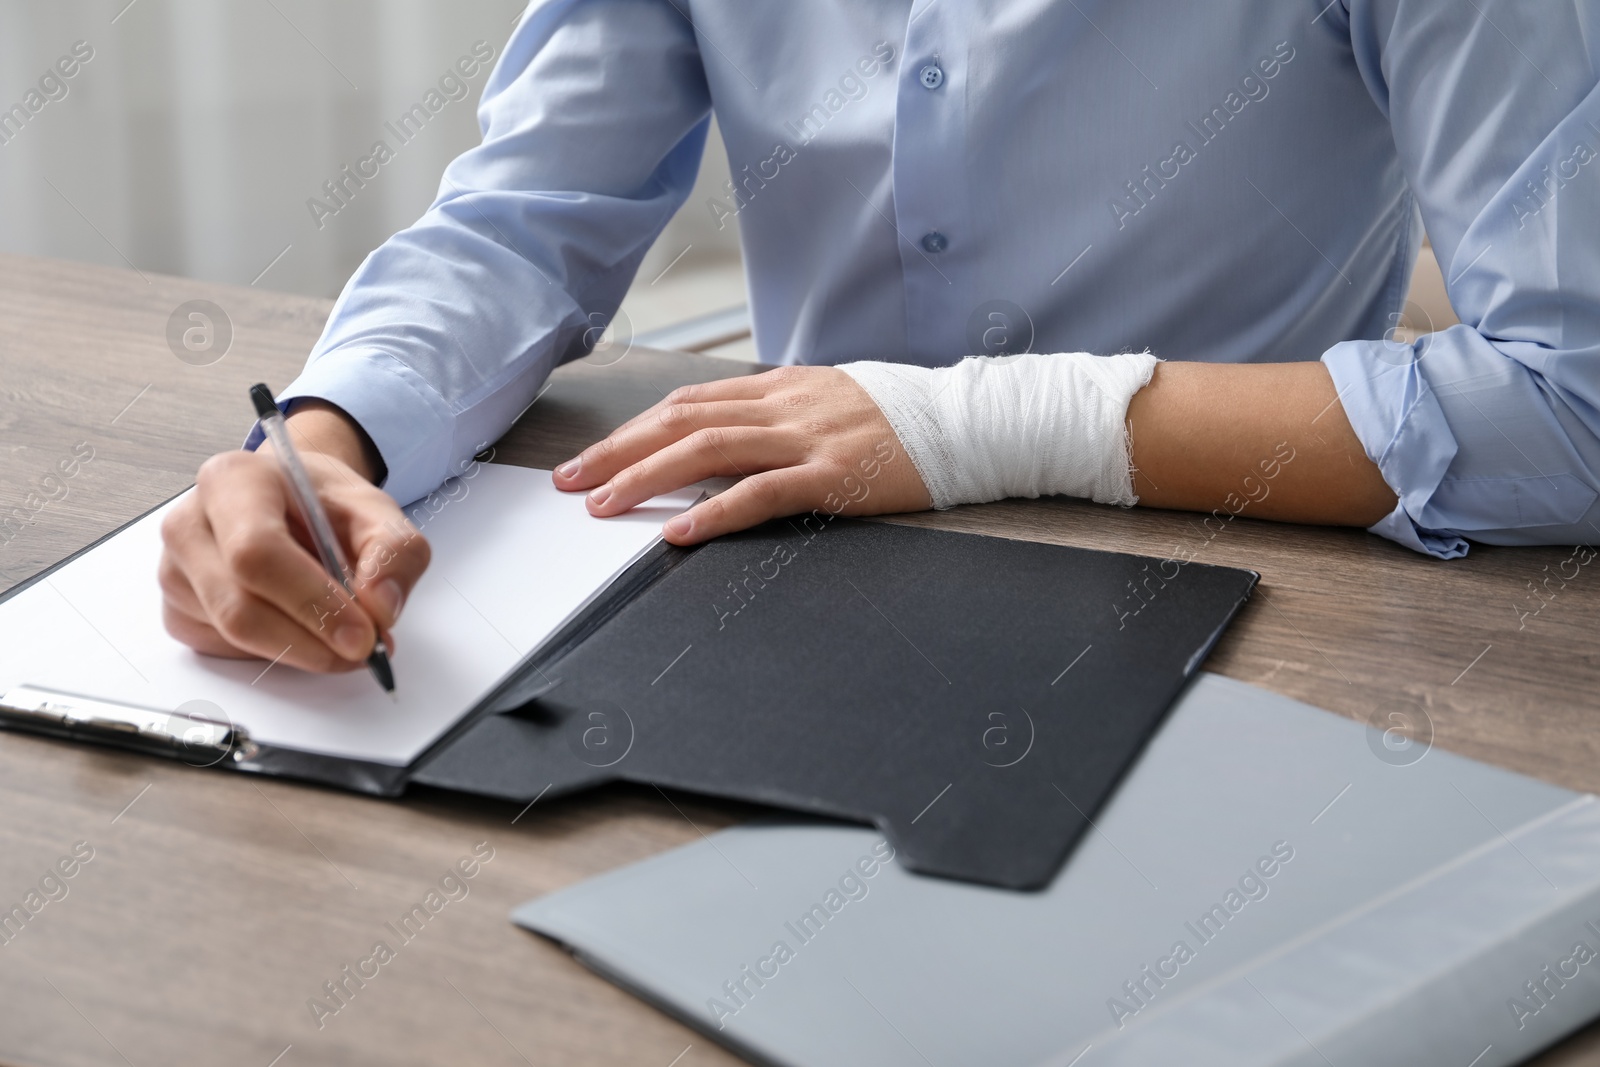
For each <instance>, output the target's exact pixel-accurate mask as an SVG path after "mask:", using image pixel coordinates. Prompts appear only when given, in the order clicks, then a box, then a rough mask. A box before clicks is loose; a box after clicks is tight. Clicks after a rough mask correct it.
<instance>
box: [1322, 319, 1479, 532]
mask: <svg viewBox="0 0 1600 1067" xmlns="http://www.w3.org/2000/svg"><path fill="white" fill-rule="evenodd" d="M1417 358H1418V357H1417V351H1416V348H1415V347H1413V346H1410V345H1403V344H1399V343H1397V342H1389V341H1344V342H1341V343H1340V344H1336V345H1334V346H1333V347H1332V348H1330V349H1328V351H1327V352H1325V353H1323V356H1322V363H1323V365H1324V366H1326V367H1327V368H1328V373H1329V374H1330V375H1331V376H1332V377H1333V385H1334V388H1335V389H1336V390H1338V396H1339V402H1340V403H1341V404H1343V405H1344V413H1345V416H1346V417H1347V418H1348V419H1349V420H1350V427H1351V429H1353V430H1355V433H1356V437H1357V438H1358V439H1359V440H1360V441H1361V446H1362V448H1363V449H1364V450H1365V451H1366V453H1367V458H1368V459H1370V460H1372V462H1373V463H1376V464H1377V465H1378V470H1379V471H1380V472H1381V473H1382V474H1383V480H1384V481H1385V482H1387V483H1388V485H1389V488H1390V489H1393V490H1394V492H1395V495H1396V496H1398V497H1399V499H1398V500H1397V501H1396V502H1395V508H1394V510H1393V511H1392V512H1390V513H1389V514H1388V515H1385V516H1384V517H1383V518H1381V519H1379V520H1378V521H1377V522H1375V523H1373V524H1372V525H1371V526H1369V527H1367V529H1368V531H1369V532H1371V533H1375V534H1377V535H1378V536H1379V537H1387V538H1388V539H1389V540H1391V541H1394V542H1396V543H1397V544H1402V545H1405V546H1406V547H1407V548H1409V549H1412V550H1413V551H1416V552H1422V553H1424V554H1426V555H1429V556H1433V557H1435V558H1437V559H1457V558H1459V557H1461V556H1464V555H1466V554H1467V542H1466V539H1465V538H1463V537H1459V536H1457V535H1455V534H1453V533H1450V532H1449V531H1447V530H1432V529H1429V528H1428V527H1426V526H1424V525H1423V524H1422V523H1421V522H1420V521H1419V519H1420V516H1422V514H1423V513H1424V509H1425V508H1426V507H1427V506H1428V502H1429V501H1430V500H1431V499H1432V498H1433V494H1434V492H1435V491H1436V490H1437V489H1438V488H1439V483H1440V482H1442V481H1443V480H1444V475H1445V472H1446V471H1447V470H1449V469H1450V463H1451V461H1452V460H1454V459H1455V456H1456V439H1455V435H1454V434H1453V433H1451V431H1450V424H1449V422H1447V421H1446V419H1445V416H1444V410H1443V409H1442V408H1441V407H1440V406H1439V401H1438V398H1437V397H1435V396H1434V395H1433V391H1432V390H1431V389H1430V388H1429V387H1428V384H1427V382H1426V380H1424V378H1423V377H1422V374H1421V372H1420V371H1419V370H1418V368H1417Z"/></svg>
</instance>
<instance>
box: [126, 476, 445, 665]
mask: <svg viewBox="0 0 1600 1067" xmlns="http://www.w3.org/2000/svg"><path fill="white" fill-rule="evenodd" d="M302 458H303V460H304V462H305V465H306V469H307V473H308V474H309V475H310V476H311V480H312V482H313V484H314V485H315V487H316V488H317V491H318V493H319V496H320V498H321V499H322V502H323V504H324V505H325V507H326V509H327V512H328V517H329V520H330V523H331V524H332V526H333V529H334V532H335V534H336V535H337V536H338V537H339V540H340V542H341V545H342V547H343V550H344V553H345V555H346V557H347V558H348V559H349V560H351V561H352V563H351V567H352V570H353V571H354V572H355V579H354V585H355V590H356V592H355V598H354V599H352V598H351V596H350V595H349V594H348V593H346V592H345V591H344V589H343V587H342V586H341V585H339V584H338V583H337V582H335V581H334V580H333V579H331V578H330V577H329V576H328V574H327V572H326V571H325V570H324V568H323V566H322V563H321V561H320V559H319V558H318V557H317V556H316V555H315V553H314V551H313V550H312V549H311V548H309V547H307V541H306V532H305V530H304V529H302V523H301V521H300V517H299V515H298V511H297V509H296V507H295V505H294V503H293V501H292V499H291V497H290V496H289V493H288V490H287V488H286V486H285V484H284V481H283V478H282V475H281V473H280V472H279V470H278V466H277V463H276V461H275V460H274V459H273V458H272V457H271V456H263V455H259V454H252V453H245V452H233V453H224V454H222V455H219V456H214V457H212V459H210V460H208V461H207V462H206V464H205V465H204V466H203V467H202V468H201V470H200V474H199V476H198V477H197V478H196V487H195V490H194V492H192V493H190V494H189V495H188V496H186V497H184V498H183V499H182V500H180V501H179V502H178V503H177V504H176V505H174V507H173V508H172V510H171V511H170V512H169V513H168V515H167V517H166V519H165V520H164V521H163V523H162V538H163V540H164V542H165V552H164V554H163V557H162V561H161V566H160V570H159V572H158V578H159V580H160V584H161V589H162V593H163V596H164V601H165V603H164V607H163V618H164V621H165V623H166V627H167V630H168V631H169V632H170V633H171V634H172V635H173V636H174V637H176V638H177V639H178V640H180V641H183V642H184V643H185V644H188V645H190V646H192V647H194V648H195V649H197V650H199V651H201V652H205V653H208V654H212V655H223V656H257V657H261V658H264V659H268V660H274V661H281V662H283V663H286V664H288V665H291V666H294V667H299V668H302V669H305V670H313V671H332V670H347V669H351V668H353V667H356V666H359V665H360V664H361V663H362V662H363V661H364V660H365V659H366V657H367V656H368V655H369V654H370V653H371V651H372V647H373V643H374V642H375V641H376V640H377V639H378V637H379V636H380V635H382V636H383V637H384V638H385V639H388V640H392V638H390V637H389V635H388V631H389V628H390V627H392V626H393V625H394V624H395V621H396V620H397V619H398V618H399V615H400V612H401V610H402V608H403V606H404V603H405V600H406V597H407V595H408V594H409V593H410V591H411V589H412V587H413V586H414V585H415V584H416V582H417V579H418V578H420V577H421V575H422V572H423V571H424V570H425V569H426V568H427V565H428V560H429V555H430V552H429V548H428V543H427V540H426V539H425V538H423V537H422V535H421V534H420V533H419V532H418V531H417V529H416V527H414V526H412V525H411V523H409V522H407V521H406V519H405V516H404V514H403V513H402V512H401V511H400V509H399V508H398V507H397V506H396V505H395V503H394V501H393V500H392V499H390V498H389V496H388V495H387V494H386V493H383V492H382V491H380V490H378V489H376V488H375V487H373V486H372V485H371V484H370V483H367V482H365V481H363V480H361V479H360V478H359V477H357V476H356V475H355V473H354V472H353V471H351V470H350V469H349V468H348V467H346V466H345V465H344V464H342V463H341V462H339V461H337V460H334V459H332V458H330V457H328V456H325V455H322V454H318V453H310V452H308V453H305V454H304V455H303V457H302Z"/></svg>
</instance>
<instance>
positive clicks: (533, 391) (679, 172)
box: [247, 0, 710, 504]
mask: <svg viewBox="0 0 1600 1067" xmlns="http://www.w3.org/2000/svg"><path fill="white" fill-rule="evenodd" d="M709 112H710V97H709V92H708V90H707V87H706V82H705V74H704V69H703V67H702V65H701V62H700V57H699V52H698V48H697V45H696V38H695V32H694V29H693V27H692V26H691V25H690V23H689V21H688V20H687V18H686V17H685V16H684V15H683V14H681V13H680V12H679V11H678V9H677V8H676V7H674V6H673V4H672V3H670V2H669V0H549V2H542V3H541V2H535V3H534V4H533V5H532V6H531V7H530V9H529V10H528V12H527V13H526V14H525V15H524V16H523V18H522V21H521V23H520V24H519V25H518V27H517V28H516V30H515V32H514V33H513V34H512V36H511V39H510V40H509V41H508V42H507V44H506V47H505V51H504V54H503V55H502V56H501V57H500V60H499V63H498V65H497V66H496V67H495V69H494V71H493V73H492V74H491V75H490V77H489V79H488V81H487V82H486V84H485V87H484V92H483V97H482V100H481V102H480V104H479V108H478V119H479V124H480V126H481V127H482V129H483V142H482V144H481V145H479V146H478V147H476V148H474V149H472V150H470V151H468V152H466V153H464V154H463V155H461V156H460V157H459V158H457V159H456V160H455V161H454V162H453V163H451V164H450V166H449V168H448V169H447V170H446V171H445V174H444V178H443V180H442V181H441V183H440V187H439V194H438V197H437V199H436V200H435V201H434V203H433V205H432V206H431V207H430V208H429V209H428V211H427V213H426V214H425V215H423V217H422V218H421V219H420V220H418V221H417V222H416V223H415V224H414V225H412V226H410V227H409V228H407V229H406V230H403V231H401V232H400V233H398V234H396V235H395V236H393V237H391V238H390V239H389V240H388V241H386V242H384V244H383V245H382V246H380V247H379V248H378V249H377V250H376V251H374V252H373V253H372V254H371V255H369V256H368V257H367V259H366V261H365V262H364V263H362V265H361V267H360V268H359V269H358V270H357V271H356V273H355V274H354V275H353V276H352V277H351V279H350V281H349V283H348V284H347V285H346V286H345V289H344V292H343V293H342V294H341V296H340V297H339V300H338V302H337V303H336V304H335V305H334V309H333V313H332V315H331V316H330V317H329V319H328V323H327V325H326V327H325V328H324V330H323V334H322V337H321V339H320V340H319V341H318V342H317V344H316V346H315V348H313V350H312V353H311V357H310V359H309V361H308V362H307V364H306V367H305V369H304V371H303V373H302V374H301V375H300V376H299V377H298V378H297V379H296V380H295V381H294V382H293V383H292V384H290V386H289V387H288V388H287V389H285V390H284V391H283V392H282V393H281V394H280V396H279V405H280V407H284V408H287V407H288V406H289V405H290V404H292V402H293V401H295V400H297V399H303V398H312V397H314V398H317V399H321V400H326V401H328V402H330V403H332V404H336V405H338V406H339V407H340V408H342V409H343V410H344V411H345V412H347V413H348V414H349V415H350V416H351V417H352V418H354V419H355V420H356V421H357V422H359V423H360V424H361V426H362V428H363V429H364V430H366V432H367V434H368V435H369V436H370V437H371V438H372V440H373V443H374V444H375V445H376V446H377V448H378V452H379V453H380V454H381V456H382V457H383V461H384V465H385V466H386V468H387V471H388V474H387V478H386V480H385V482H384V488H385V489H386V490H387V491H388V492H389V493H390V494H391V495H392V496H393V497H394V498H395V499H396V500H398V501H399V502H400V503H402V504H406V503H409V502H410V501H412V500H415V499H417V498H418V497H421V496H423V495H425V494H426V493H428V492H429V491H430V490H431V489H433V488H434V487H435V486H437V485H439V484H440V483H441V482H443V481H444V480H445V479H446V478H447V477H448V476H449V475H450V474H452V473H454V472H455V471H457V470H458V469H459V467H460V465H461V464H463V463H465V462H466V461H467V459H468V458H469V457H471V456H472V455H473V454H474V453H476V452H478V451H481V450H482V449H483V448H484V447H485V446H486V445H488V444H489V442H491V441H493V440H494V439H496V438H497V437H499V436H500V435H501V434H502V433H504V432H505V430H506V429H507V428H508V427H509V426H510V425H511V423H512V421H513V420H514V419H515V418H516V417H517V415H518V414H519V413H520V412H521V411H523V410H524V409H525V408H526V407H527V406H528V405H529V404H530V403H531V402H532V401H533V399H534V397H535V396H536V395H537V393H538V390H539V387H540V386H541V385H542V384H543V382H544V380H545V378H546V377H547V376H548V375H549V373H550V371H551V370H552V369H554V368H555V367H556V366H557V365H558V364H560V363H561V362H563V361H565V360H567V359H572V358H576V357H578V356H581V355H583V354H584V353H585V352H587V351H588V350H589V348H590V347H592V344H593V342H594V340H595V339H596V337H597V336H599V334H600V333H601V332H602V330H603V328H604V326H605V325H606V324H608V323H609V322H610V321H611V318H612V316H613V315H614V314H615V313H616V309H617V307H618V305H619V304H620V303H621V301H622V298H623V296H624V294H625V293H626V291H627V288H628V285H629V283H630V282H631V281H632V279H633V276H634V273H635V271H637V269H638V266H639V261H640V260H641V259H642V258H643V256H644V253H645V252H646V251H647V250H648V249H649V247H650V244H651V243H652V242H653V241H654V240H655V238H656V237H657V236H658V235H659V234H660V232H661V230H662V228H663V227H664V226H665V225H666V223H667V221H668V220H669V219H670V218H671V217H672V214H673V212H675V211H676V210H677V208H678V207H679V206H680V205H681V204H682V203H683V201H684V199H685V198H686V197H687V195H688V193H689V190H690V189H691V187H692V186H693V184H694V178H695V174H696V171H697V170H698V168H699V164H700V157H701V154H702V152H703V150H704V146H705V136H706V129H707V126H708V124H709V118H708V116H709ZM259 436H260V435H259V430H258V431H257V432H255V433H253V434H252V435H251V440H250V441H249V442H247V447H253V445H254V444H255V443H258V441H259Z"/></svg>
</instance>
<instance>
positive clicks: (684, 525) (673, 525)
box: [666, 515, 694, 537]
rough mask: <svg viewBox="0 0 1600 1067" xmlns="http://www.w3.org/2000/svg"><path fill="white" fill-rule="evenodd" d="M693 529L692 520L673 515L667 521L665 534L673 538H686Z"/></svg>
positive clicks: (684, 516)
mask: <svg viewBox="0 0 1600 1067" xmlns="http://www.w3.org/2000/svg"><path fill="white" fill-rule="evenodd" d="M692 529H694V520H693V519H691V518H689V516H687V515H675V516H673V517H672V518H670V519H668V520H667V526H666V530H667V533H669V534H671V535H672V536H673V537H688V536H689V531H690V530H692Z"/></svg>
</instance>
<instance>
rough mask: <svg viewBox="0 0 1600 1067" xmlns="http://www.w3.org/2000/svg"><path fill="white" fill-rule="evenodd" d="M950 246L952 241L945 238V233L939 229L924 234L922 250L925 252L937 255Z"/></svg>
mask: <svg viewBox="0 0 1600 1067" xmlns="http://www.w3.org/2000/svg"><path fill="white" fill-rule="evenodd" d="M949 246H950V242H949V241H948V240H947V239H946V238H945V235H944V234H942V233H940V232H939V231H938V230H934V231H932V232H931V233H925V234H923V235H922V250H923V251H924V252H928V253H931V254H932V255H935V256H936V255H938V254H939V253H940V252H943V251H944V250H945V249H946V248H948V247H949Z"/></svg>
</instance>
